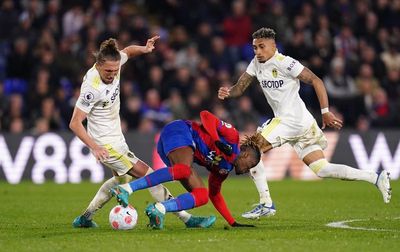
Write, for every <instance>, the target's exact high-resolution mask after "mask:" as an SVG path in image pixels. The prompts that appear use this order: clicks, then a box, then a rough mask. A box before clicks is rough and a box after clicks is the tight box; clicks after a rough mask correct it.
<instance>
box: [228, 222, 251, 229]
mask: <svg viewBox="0 0 400 252" xmlns="http://www.w3.org/2000/svg"><path fill="white" fill-rule="evenodd" d="M231 226H232V227H244V228H249V227H256V226H254V225H251V224H240V223H237V222H236V221H235V222H234V223H232V225H231Z"/></svg>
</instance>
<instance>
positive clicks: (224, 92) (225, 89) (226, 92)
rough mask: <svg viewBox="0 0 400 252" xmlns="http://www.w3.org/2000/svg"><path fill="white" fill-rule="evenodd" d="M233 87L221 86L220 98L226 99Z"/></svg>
mask: <svg viewBox="0 0 400 252" xmlns="http://www.w3.org/2000/svg"><path fill="white" fill-rule="evenodd" d="M230 91H231V89H230V88H229V87H220V88H219V90H218V98H219V99H221V100H224V99H225V98H228V97H229V93H230Z"/></svg>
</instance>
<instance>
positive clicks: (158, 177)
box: [129, 167, 173, 192]
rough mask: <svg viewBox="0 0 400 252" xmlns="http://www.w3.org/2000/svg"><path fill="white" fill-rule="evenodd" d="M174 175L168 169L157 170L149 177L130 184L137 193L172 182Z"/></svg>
mask: <svg viewBox="0 0 400 252" xmlns="http://www.w3.org/2000/svg"><path fill="white" fill-rule="evenodd" d="M172 180H173V178H172V174H171V172H170V169H169V168H168V167H165V168H162V169H159V170H156V171H154V172H152V173H150V174H149V175H146V176H144V177H141V178H138V179H136V180H134V181H132V182H129V186H130V187H131V189H132V191H133V192H134V191H137V190H141V189H145V188H149V187H152V186H155V185H158V184H161V183H164V182H167V181H172Z"/></svg>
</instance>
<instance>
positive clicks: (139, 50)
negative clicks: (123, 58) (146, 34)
mask: <svg viewBox="0 0 400 252" xmlns="http://www.w3.org/2000/svg"><path fill="white" fill-rule="evenodd" d="M159 38H160V36H154V37H152V38H149V39H148V40H147V43H146V45H145V46H138V45H130V46H128V47H125V48H124V49H122V51H123V52H124V53H126V54H127V55H128V58H132V57H135V56H138V55H142V54H146V53H151V52H152V51H153V50H154V48H155V46H154V45H155V43H156V41H157V40H158V39H159Z"/></svg>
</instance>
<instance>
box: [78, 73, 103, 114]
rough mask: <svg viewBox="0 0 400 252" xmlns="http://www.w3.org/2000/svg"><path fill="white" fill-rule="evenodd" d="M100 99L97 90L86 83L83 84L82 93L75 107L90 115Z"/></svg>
mask: <svg viewBox="0 0 400 252" xmlns="http://www.w3.org/2000/svg"><path fill="white" fill-rule="evenodd" d="M99 98H100V94H99V92H98V91H97V90H96V89H95V88H92V87H91V85H90V84H89V83H88V82H86V81H84V82H83V83H82V87H81V93H80V95H79V98H78V100H77V101H76V104H75V106H76V107H78V108H79V109H80V110H82V111H83V112H85V113H86V114H88V113H89V112H90V110H92V108H93V106H94V104H96V102H97V101H98V100H99Z"/></svg>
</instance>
